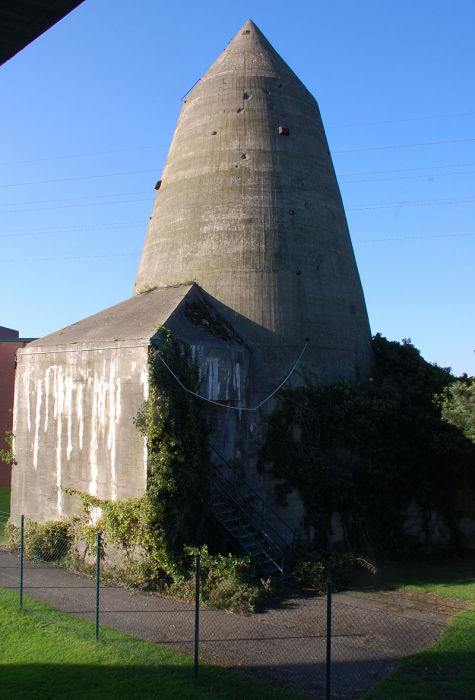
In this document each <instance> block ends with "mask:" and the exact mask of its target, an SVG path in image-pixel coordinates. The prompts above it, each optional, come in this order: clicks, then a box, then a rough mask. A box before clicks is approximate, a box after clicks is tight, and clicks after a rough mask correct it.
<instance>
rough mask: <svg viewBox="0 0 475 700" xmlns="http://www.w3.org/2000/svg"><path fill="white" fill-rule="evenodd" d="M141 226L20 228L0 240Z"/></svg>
mask: <svg viewBox="0 0 475 700" xmlns="http://www.w3.org/2000/svg"><path fill="white" fill-rule="evenodd" d="M138 226H140V227H141V228H142V227H144V222H143V221H140V222H139V221H136V222H134V221H131V222H128V221H122V222H121V221H119V222H118V223H112V224H96V225H93V226H90V225H89V224H87V225H79V226H78V225H73V226H57V227H55V228H41V229H31V228H20V229H10V231H8V232H5V233H2V234H1V236H0V238H10V237H15V236H45V235H48V234H55V233H73V232H74V231H97V230H99V229H108V228H109V229H116V228H136V227H138Z"/></svg>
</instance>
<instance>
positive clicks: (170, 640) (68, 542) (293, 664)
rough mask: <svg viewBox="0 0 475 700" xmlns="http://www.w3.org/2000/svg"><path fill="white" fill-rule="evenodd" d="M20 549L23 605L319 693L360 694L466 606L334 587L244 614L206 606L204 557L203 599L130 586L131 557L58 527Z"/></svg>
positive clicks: (16, 564) (13, 582)
mask: <svg viewBox="0 0 475 700" xmlns="http://www.w3.org/2000/svg"><path fill="white" fill-rule="evenodd" d="M16 545H17V551H15V552H12V551H10V552H8V551H2V552H0V586H2V587H3V588H4V589H5V588H6V589H11V590H16V591H18V603H19V605H21V606H22V607H23V608H27V609H31V610H32V611H34V612H36V613H37V612H38V611H37V608H35V605H34V604H33V603H31V602H30V598H32V599H35V600H40V601H42V602H44V603H48V604H50V605H52V606H54V607H55V608H59V609H60V610H62V611H64V612H67V613H70V614H74V615H76V616H79V617H81V618H84V619H86V620H89V621H91V622H93V623H94V631H95V634H96V636H97V637H99V638H100V639H104V640H105V639H107V637H108V634H107V628H114V629H117V630H120V631H122V632H125V633H127V634H130V635H133V636H134V637H138V638H140V639H143V640H146V641H150V642H154V643H157V644H160V645H163V646H164V647H168V648H172V649H174V650H177V651H181V652H184V653H185V654H187V655H189V656H192V657H193V656H194V658H195V673H198V659H202V660H206V661H210V662H212V663H215V664H219V665H223V666H226V667H228V668H233V669H236V670H239V671H243V672H245V673H247V674H250V675H253V676H255V677H257V678H260V679H262V680H267V681H270V682H271V683H275V684H277V685H279V686H281V687H284V688H288V689H289V690H294V691H299V692H302V693H304V694H307V695H310V696H313V697H321V698H324V697H327V698H329V697H331V696H337V697H342V698H344V697H346V698H354V697H358V696H359V695H361V694H362V693H364V692H365V691H366V690H368V689H369V688H370V687H371V686H373V685H374V684H375V683H376V682H377V681H378V680H380V679H382V678H384V677H385V676H386V675H387V674H388V673H389V672H390V671H391V670H392V669H393V668H394V667H395V666H396V664H397V662H398V661H399V660H400V659H401V658H403V657H404V656H407V655H408V654H411V653H413V652H415V651H417V650H418V649H421V648H424V647H426V646H428V645H430V644H431V643H433V642H434V641H435V640H436V639H437V638H438V637H439V636H440V634H441V631H442V630H443V628H444V626H445V625H446V624H447V623H448V621H449V620H450V618H451V617H452V616H453V615H454V614H455V613H456V612H457V611H458V610H459V609H462V608H463V607H467V606H466V605H465V604H463V603H461V602H460V603H456V602H454V601H449V600H447V601H446V602H443V601H441V599H440V598H438V599H437V602H435V601H431V600H430V598H429V599H428V598H427V597H426V596H425V597H424V596H421V595H420V594H416V593H414V594H413V595H411V594H408V595H400V594H398V593H397V592H389V593H386V594H382V593H381V594H378V593H373V594H364V595H362V594H357V593H337V594H335V595H332V590H331V584H330V583H329V584H328V590H327V595H313V596H311V595H297V596H294V597H292V598H290V599H289V598H288V599H286V600H278V601H274V602H272V601H268V603H267V605H266V606H265V608H264V609H263V610H261V611H260V612H257V613H254V614H252V615H236V614H232V613H229V612H226V611H224V610H219V609H213V608H210V607H207V606H205V605H202V604H201V603H200V597H199V589H200V577H199V571H200V559H199V555H197V558H196V572H195V573H196V576H195V586H194V587H193V591H194V592H195V595H194V600H190V602H184V601H182V600H174V599H172V598H167V597H164V596H161V595H156V594H151V593H146V592H144V591H130V590H127V589H125V588H124V587H123V586H121V585H120V584H121V582H127V579H128V572H127V567H125V568H124V558H123V554H121V553H120V552H118V551H116V550H114V549H113V548H112V547H109V546H107V547H106V549H104V548H103V547H102V543H101V540H100V536H98V538H97V540H96V541H95V542H89V543H86V542H74V541H73V540H72V539H70V538H67V537H62V536H61V530H60V524H59V525H58V532H57V534H56V536H55V537H50V538H49V539H48V540H47V541H44V540H43V539H41V538H39V539H37V540H36V543H35V540H34V538H33V544H32V543H31V542H29V543H28V542H27V541H25V540H24V538H23V536H22V528H20V531H19V535H18V538H17V542H16ZM193 591H192V593H193ZM23 594H25V597H24V596H23ZM472 612H473V611H470V613H472ZM41 614H48V613H47V612H45V611H44V610H42V612H41ZM473 614H475V613H473ZM64 619H65V618H62V624H64ZM115 643H118V642H117V641H115ZM134 653H136V649H134Z"/></svg>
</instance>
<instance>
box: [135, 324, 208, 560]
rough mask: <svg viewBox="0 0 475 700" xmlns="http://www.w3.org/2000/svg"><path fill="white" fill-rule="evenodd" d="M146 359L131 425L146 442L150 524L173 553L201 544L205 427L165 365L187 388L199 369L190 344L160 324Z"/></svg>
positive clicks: (205, 479) (200, 413) (204, 509)
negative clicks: (145, 391)
mask: <svg viewBox="0 0 475 700" xmlns="http://www.w3.org/2000/svg"><path fill="white" fill-rule="evenodd" d="M154 340H155V345H154V347H153V348H152V349H151V352H150V358H149V395H148V399H147V401H146V402H145V403H144V405H143V406H142V407H141V408H140V410H139V412H138V413H137V416H136V419H135V423H136V425H137V427H138V429H139V430H140V431H141V432H142V433H143V435H144V436H145V438H146V440H147V449H148V468H147V497H148V500H149V502H150V504H151V509H152V513H151V525H152V528H160V529H161V530H162V531H163V533H164V538H165V542H166V546H167V547H168V548H169V549H171V550H173V551H175V550H180V549H181V548H182V547H183V545H184V544H185V543H187V544H201V542H202V541H203V531H204V526H205V521H206V513H207V510H208V503H209V481H210V475H211V465H210V457H209V435H210V427H209V425H208V422H207V420H206V417H205V414H204V411H203V406H202V404H200V403H199V401H198V399H196V398H195V397H194V396H191V395H190V394H188V393H186V392H184V391H183V389H182V388H181V387H180V386H179V384H178V383H177V382H176V380H175V379H174V378H173V377H172V375H171V374H170V372H169V371H168V369H167V368H166V367H165V365H164V364H163V363H162V362H161V360H160V357H159V355H160V356H161V357H163V359H164V360H165V362H166V363H167V365H168V366H169V367H170V368H171V369H172V370H173V372H174V373H175V374H176V375H177V376H178V377H180V380H181V381H182V382H183V384H184V385H185V386H187V387H190V388H192V389H195V390H196V389H197V388H198V380H199V376H198V367H197V364H196V362H193V361H192V358H191V351H190V348H189V347H188V346H187V345H185V344H183V343H181V342H179V341H178V340H177V339H176V337H175V336H174V335H173V334H172V333H171V331H169V330H168V329H166V328H163V327H161V328H159V329H158V331H157V334H156V336H155V338H154Z"/></svg>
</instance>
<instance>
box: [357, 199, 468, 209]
mask: <svg viewBox="0 0 475 700" xmlns="http://www.w3.org/2000/svg"><path fill="white" fill-rule="evenodd" d="M474 201H475V197H448V198H445V199H406V200H401V201H399V202H387V203H380V204H379V203H375V204H368V205H366V204H364V205H361V204H353V205H351V206H347V207H345V209H346V210H347V211H348V210H351V211H364V210H367V209H394V208H398V207H418V206H432V205H435V204H471V203H472V202H474Z"/></svg>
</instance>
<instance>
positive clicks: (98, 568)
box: [96, 532, 101, 639]
mask: <svg viewBox="0 0 475 700" xmlns="http://www.w3.org/2000/svg"><path fill="white" fill-rule="evenodd" d="M100 577H101V533H100V532H98V533H97V543H96V639H99V582H100Z"/></svg>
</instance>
